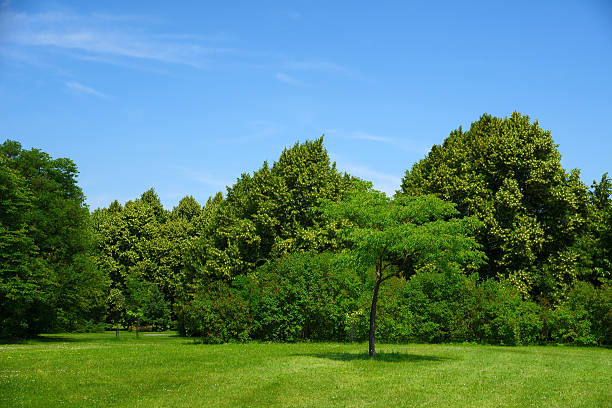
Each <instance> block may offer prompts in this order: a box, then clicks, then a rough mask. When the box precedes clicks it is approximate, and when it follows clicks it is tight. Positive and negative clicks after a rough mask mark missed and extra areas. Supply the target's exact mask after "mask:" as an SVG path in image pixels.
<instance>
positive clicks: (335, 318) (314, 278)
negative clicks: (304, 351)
mask: <svg viewBox="0 0 612 408" xmlns="http://www.w3.org/2000/svg"><path fill="white" fill-rule="evenodd" d="M255 279H256V287H255V289H254V290H251V291H249V292H248V296H250V298H249V300H250V303H251V307H252V311H253V315H254V318H255V320H256V321H257V326H256V331H255V333H254V336H255V337H256V338H258V339H261V340H274V341H299V340H336V341H342V340H347V339H349V337H348V336H349V335H350V333H347V332H346V315H347V313H349V314H350V313H352V312H354V311H355V310H357V309H358V299H359V296H360V293H362V292H363V288H362V287H363V283H362V282H361V280H360V279H359V277H358V276H357V274H356V273H355V272H352V271H351V270H348V269H346V268H344V267H343V266H342V263H341V261H340V260H339V258H338V257H337V256H335V255H333V254H317V253H312V252H306V253H295V254H292V255H286V256H283V257H282V258H280V259H277V260H275V261H272V262H269V263H267V264H265V265H264V266H262V267H260V268H258V269H257V271H256V278H255Z"/></svg>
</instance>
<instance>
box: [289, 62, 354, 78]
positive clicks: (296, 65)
mask: <svg viewBox="0 0 612 408" xmlns="http://www.w3.org/2000/svg"><path fill="white" fill-rule="evenodd" d="M282 68H283V69H285V70H290V71H309V72H325V73H328V74H329V73H331V74H337V75H340V76H344V77H347V78H351V79H358V78H361V75H360V74H359V73H357V72H355V71H353V70H350V69H348V68H346V67H344V66H342V65H340V64H337V63H335V62H331V61H285V62H284V63H283V65H282Z"/></svg>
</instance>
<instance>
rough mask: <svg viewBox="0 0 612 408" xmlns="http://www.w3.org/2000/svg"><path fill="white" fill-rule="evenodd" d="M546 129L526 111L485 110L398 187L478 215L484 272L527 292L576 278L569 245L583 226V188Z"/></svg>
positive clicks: (552, 291)
mask: <svg viewBox="0 0 612 408" xmlns="http://www.w3.org/2000/svg"><path fill="white" fill-rule="evenodd" d="M560 159H561V155H560V154H559V152H558V150H557V145H555V144H554V142H553V140H552V137H551V134H550V132H549V131H545V130H543V129H541V128H540V127H539V125H538V122H537V121H536V122H534V123H531V122H530V120H529V117H528V116H523V115H520V114H519V113H516V112H515V113H513V114H512V116H510V117H509V118H504V119H500V118H496V117H493V116H490V115H483V116H482V117H481V118H480V119H479V120H478V121H477V122H474V123H473V124H472V125H471V127H470V129H469V130H468V131H463V130H462V129H461V128H459V129H457V130H455V131H453V132H451V134H450V136H449V137H448V138H446V139H445V140H444V143H443V144H442V145H434V146H433V147H432V149H431V151H430V152H429V154H428V155H427V157H426V158H424V159H422V160H421V161H419V162H417V163H416V164H414V166H412V169H410V170H409V171H406V174H405V176H404V178H403V179H402V184H401V194H408V195H414V194H435V195H437V196H438V197H440V198H442V199H443V200H447V201H450V202H454V203H456V205H457V209H458V210H459V213H460V215H461V216H475V217H477V218H478V219H480V220H481V221H483V224H482V228H481V229H480V231H479V234H478V238H479V242H480V243H481V244H482V245H483V248H484V251H485V253H486V255H487V258H488V259H489V262H488V264H486V265H484V266H483V267H482V268H481V269H480V272H481V274H482V275H483V276H484V277H498V278H507V279H508V280H509V281H510V282H512V284H513V285H514V286H515V287H516V288H517V289H519V290H520V291H521V292H522V293H524V294H525V295H527V294H531V295H533V296H539V295H545V296H553V297H555V296H558V295H560V294H562V293H563V292H564V291H565V290H566V289H567V288H568V287H570V286H571V285H572V284H573V283H574V282H575V279H576V263H577V258H578V254H577V253H576V251H575V250H573V246H574V244H575V242H576V240H577V238H578V236H579V235H580V234H581V233H582V231H583V228H584V225H585V214H586V201H587V200H586V195H587V190H586V187H585V186H584V184H582V182H581V181H580V178H579V172H578V171H577V170H573V171H571V172H569V173H568V172H566V171H565V170H564V169H563V167H562V166H561V161H560Z"/></svg>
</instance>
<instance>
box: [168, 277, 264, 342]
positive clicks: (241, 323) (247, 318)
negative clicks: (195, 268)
mask: <svg viewBox="0 0 612 408" xmlns="http://www.w3.org/2000/svg"><path fill="white" fill-rule="evenodd" d="M177 316H178V319H179V321H180V324H179V328H180V329H179V330H180V331H181V332H182V334H184V335H187V336H192V337H200V338H201V339H202V342H203V343H225V342H228V341H230V340H233V341H241V342H243V341H248V340H249V339H250V334H251V330H252V327H253V319H252V317H251V314H250V310H249V304H248V302H247V301H246V300H245V299H243V297H242V296H241V295H240V294H239V293H238V292H237V290H236V289H234V288H232V287H231V286H229V285H228V284H227V283H224V282H216V283H213V284H211V285H210V286H209V287H207V288H201V289H200V291H199V292H197V293H196V294H195V295H194V296H193V299H192V300H191V301H189V302H186V303H184V304H182V305H179V306H178V307H177Z"/></svg>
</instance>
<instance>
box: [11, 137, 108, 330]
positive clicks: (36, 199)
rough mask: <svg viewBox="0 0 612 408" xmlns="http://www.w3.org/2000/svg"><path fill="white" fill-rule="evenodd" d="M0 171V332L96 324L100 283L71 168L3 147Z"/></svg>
mask: <svg viewBox="0 0 612 408" xmlns="http://www.w3.org/2000/svg"><path fill="white" fill-rule="evenodd" d="M0 166H1V167H2V171H1V173H2V176H1V177H0V180H1V182H2V186H1V187H0V192H1V193H0V195H1V196H2V198H1V199H0V236H1V238H0V243H1V244H2V247H3V248H2V251H1V252H2V258H4V259H3V261H4V262H1V265H0V272H1V273H0V278H1V286H2V289H1V291H2V292H3V293H2V296H0V299H2V300H0V302H1V303H3V304H2V307H1V308H2V312H0V313H2V328H1V329H2V330H1V331H3V332H4V333H5V334H12V335H18V336H27V335H33V334H36V333H39V332H41V331H44V330H53V329H56V328H58V329H67V330H71V329H75V328H78V327H81V326H82V325H84V324H87V323H88V322H97V321H99V319H101V317H102V316H101V315H102V313H103V312H104V307H103V305H104V298H105V291H106V281H105V279H104V277H103V274H102V273H101V272H100V271H99V270H98V269H97V268H96V267H95V265H94V263H93V261H92V259H91V257H90V252H89V251H90V249H91V243H92V236H91V230H90V224H89V211H88V209H87V207H86V206H85V202H84V201H85V197H84V195H83V192H82V191H81V189H80V188H79V187H78V185H77V183H76V175H77V168H76V165H75V164H74V163H73V162H72V161H71V160H69V159H65V158H61V159H52V158H51V157H50V156H49V155H48V154H46V153H44V152H41V151H40V150H38V149H31V150H23V149H22V147H21V145H20V144H19V143H18V142H14V141H6V142H5V143H3V144H2V145H0ZM5 302H6V303H5Z"/></svg>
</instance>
